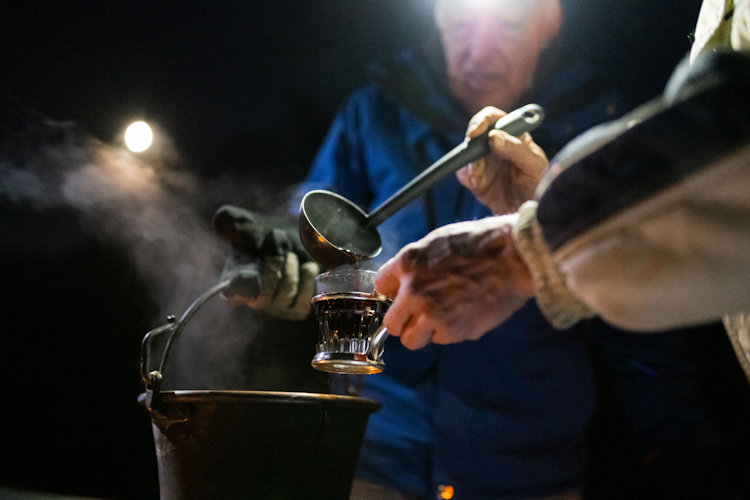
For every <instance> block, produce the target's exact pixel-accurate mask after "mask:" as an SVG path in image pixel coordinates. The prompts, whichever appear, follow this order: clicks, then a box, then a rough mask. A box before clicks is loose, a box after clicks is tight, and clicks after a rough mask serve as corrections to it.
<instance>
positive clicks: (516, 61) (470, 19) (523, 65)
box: [434, 0, 562, 114]
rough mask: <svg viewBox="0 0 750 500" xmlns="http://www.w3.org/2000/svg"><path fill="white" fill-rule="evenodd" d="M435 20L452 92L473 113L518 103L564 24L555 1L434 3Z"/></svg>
mask: <svg viewBox="0 0 750 500" xmlns="http://www.w3.org/2000/svg"><path fill="white" fill-rule="evenodd" d="M434 15H435V24H436V25H437V27H438V29H439V31H440V37H441V40H442V44H443V54H444V57H445V64H446V68H447V72H448V81H449V84H450V87H451V91H452V93H453V95H455V96H456V98H457V99H458V101H459V102H460V103H461V104H462V105H463V107H464V108H465V110H466V111H467V112H468V113H471V114H474V113H476V112H477V111H479V110H480V109H482V108H483V107H484V106H489V105H492V106H497V107H498V108H501V109H510V108H511V107H512V106H513V105H514V104H516V103H517V102H518V99H519V98H520V97H521V95H523V93H524V92H525V91H526V89H528V87H529V85H530V84H531V82H532V81H533V78H534V73H535V71H536V66H537V62H538V60H539V54H540V53H541V52H542V51H543V50H544V49H545V48H546V47H547V46H548V45H549V43H550V41H551V40H552V39H554V37H555V36H557V34H558V33H559V31H560V27H561V24H562V11H561V7H560V3H559V0H523V1H518V0H437V1H436V3H435V11H434Z"/></svg>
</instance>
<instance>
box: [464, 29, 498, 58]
mask: <svg viewBox="0 0 750 500" xmlns="http://www.w3.org/2000/svg"><path fill="white" fill-rule="evenodd" d="M498 38H499V33H498V32H497V26H493V25H492V23H489V22H481V21H480V22H478V23H476V25H475V31H474V33H472V36H471V45H470V51H469V59H470V60H471V62H472V63H473V64H486V63H488V62H490V61H491V60H492V59H493V58H495V57H497V53H498V52H499V51H500V50H501V48H500V47H499V44H498V43H497V41H498Z"/></svg>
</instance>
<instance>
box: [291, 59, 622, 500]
mask: <svg viewBox="0 0 750 500" xmlns="http://www.w3.org/2000/svg"><path fill="white" fill-rule="evenodd" d="M559 62H560V64H554V61H547V64H545V65H544V67H553V66H554V67H555V68H559V69H555V70H552V71H548V74H547V75H544V76H543V78H542V83H541V84H540V85H538V86H537V88H535V89H532V92H531V93H530V94H529V95H528V96H527V97H526V98H525V99H524V100H523V101H522V102H519V103H518V105H519V106H520V105H523V104H527V103H529V102H535V103H537V104H540V105H542V106H543V107H544V108H545V111H546V115H547V117H546V120H545V123H544V124H543V125H542V126H541V127H540V128H539V129H538V130H537V131H535V132H534V139H535V141H536V142H537V143H538V144H539V145H540V146H541V147H542V148H544V150H545V151H546V152H547V154H548V155H549V156H550V157H551V156H552V155H553V154H555V153H556V152H557V151H558V150H559V149H560V148H561V147H562V146H563V145H564V144H565V143H566V142H568V141H569V140H570V139H572V138H573V137H574V136H576V135H577V134H578V133H580V132H582V131H583V130H585V129H587V128H589V127H591V126H593V125H594V124H597V123H600V122H603V121H605V120H608V119H611V118H613V117H614V116H615V115H617V114H619V113H621V112H622V111H623V110H622V105H621V102H620V99H619V96H618V94H617V93H616V92H614V91H612V90H611V89H610V87H608V86H607V85H604V84H603V82H601V81H600V80H598V79H597V78H596V77H595V75H594V74H593V73H592V72H591V70H590V69H589V68H588V67H586V66H584V65H583V64H581V63H579V62H575V61H565V62H564V63H563V62H562V61H559ZM442 74H444V73H443V70H442V67H441V62H440V58H439V57H438V56H437V55H435V54H434V53H429V52H427V53H422V52H406V53H404V54H401V55H400V56H399V57H398V59H397V60H396V62H395V64H394V65H393V66H392V67H390V68H388V70H379V71H378V72H377V75H376V79H377V82H376V83H374V84H372V85H370V86H367V87H365V88H362V89H360V90H359V91H357V92H355V93H354V94H353V95H352V96H351V97H350V98H349V99H348V101H347V102H346V103H345V104H344V106H343V108H342V109H341V110H340V112H339V114H338V115H337V117H336V118H335V120H334V122H333V124H332V126H331V128H330V131H329V133H328V135H327V137H326V139H325V141H324V143H323V145H322V146H321V148H320V150H319V152H318V154H317V156H316V158H315V160H314V163H313V165H312V168H311V170H310V173H309V176H308V178H307V180H306V182H305V183H304V184H303V185H302V186H301V187H300V190H299V192H300V194H302V193H304V192H307V191H309V190H311V189H329V190H332V191H334V192H337V193H339V194H341V195H343V196H345V197H346V198H349V199H350V200H352V201H353V202H354V203H356V204H358V205H359V206H360V207H362V208H363V209H364V210H365V211H369V210H371V209H373V208H374V207H375V206H377V205H379V204H380V203H381V202H383V201H384V200H385V199H386V198H388V197H389V196H390V195H391V194H393V193H394V192H395V191H396V190H397V189H399V188H400V187H402V186H403V185H405V184H406V183H407V182H408V181H410V180H411V179H412V178H413V177H414V176H415V175H416V174H417V173H419V171H420V170H422V169H423V168H425V167H427V166H428V165H430V164H432V163H433V162H434V161H436V160H437V159H438V158H440V157H441V156H442V155H444V154H445V153H446V152H447V151H449V150H450V149H451V148H452V147H453V146H455V145H456V144H458V143H459V142H460V141H461V140H462V139H463V136H464V132H465V129H466V125H467V123H468V120H469V118H470V117H469V116H468V115H467V114H466V113H465V112H463V111H462V110H461V109H460V107H459V106H458V104H457V103H456V102H455V101H454V100H453V99H452V98H451V97H450V94H449V93H448V91H447V89H446V83H445V81H444V79H443V78H442V77H441V76H440V75H442ZM486 215H489V213H488V211H487V210H486V208H484V207H483V206H481V205H480V204H478V203H477V202H476V201H475V200H474V198H473V196H472V195H471V194H470V193H469V192H468V191H466V190H465V189H464V188H463V187H462V186H460V185H459V184H458V182H457V181H456V180H455V177H454V176H452V175H451V176H448V177H446V178H445V179H443V180H441V181H440V182H438V183H437V184H436V185H435V186H434V187H433V188H432V189H431V190H430V191H429V192H428V193H427V194H425V195H424V196H422V197H421V198H420V199H418V200H415V201H413V202H412V203H410V204H409V205H408V206H406V207H404V208H403V209H402V210H400V211H399V212H398V213H396V214H395V215H394V216H392V217H391V218H390V219H389V220H387V221H385V222H384V223H383V224H382V225H380V226H379V231H380V233H381V237H382V239H383V252H382V254H381V256H380V257H379V258H378V259H379V261H381V260H382V259H385V258H387V257H390V256H391V255H393V253H395V251H397V250H398V249H399V248H401V247H402V246H403V245H404V244H406V243H409V242H411V241H414V240H417V239H419V238H421V237H422V236H424V235H425V234H426V233H427V232H429V231H430V230H432V229H434V228H436V227H438V226H441V225H445V224H448V223H451V222H455V221H459V220H469V219H474V218H478V217H483V216H486ZM379 261H378V262H379ZM378 262H373V264H374V265H377V264H378ZM384 359H385V363H386V370H385V372H384V373H383V374H381V375H375V376H365V377H361V380H358V381H357V384H359V386H360V394H361V395H362V396H364V397H369V398H373V399H376V400H378V401H380V402H381V403H382V405H383V407H382V410H380V411H379V412H377V413H375V414H373V415H372V416H371V417H370V421H369V425H368V427H367V431H366V435H365V442H364V445H363V447H362V452H361V456H360V462H359V466H358V472H357V475H358V477H360V478H362V479H366V480H369V481H373V482H376V483H380V484H385V485H389V486H391V487H394V488H397V489H399V490H401V491H404V492H409V493H412V494H415V495H419V496H421V497H424V498H434V495H435V491H436V489H437V488H438V486H439V485H451V486H453V487H454V489H455V492H456V493H455V495H456V498H476V499H481V498H488V499H489V498H493V499H497V498H516V497H525V496H532V495H541V494H552V493H555V492H558V491H564V490H566V489H569V488H575V487H579V486H580V484H581V481H582V461H581V449H580V448H581V445H582V439H583V434H584V432H585V429H586V425H587V423H588V422H589V420H590V418H591V415H592V412H593V410H594V406H595V386H594V380H593V375H592V370H591V368H590V362H589V358H588V355H587V352H586V346H585V345H584V343H583V342H582V341H581V339H580V338H579V337H578V336H577V335H575V334H571V332H561V331H558V330H555V329H553V328H552V327H551V326H550V325H549V324H548V323H547V322H546V321H545V319H544V318H543V316H542V314H541V313H540V311H539V309H538V308H537V306H536V304H535V302H533V301H530V302H529V303H527V304H526V305H525V306H524V307H523V308H522V309H521V310H520V311H519V312H518V313H517V314H515V315H514V316H513V317H512V318H511V319H510V320H509V321H508V322H506V323H505V324H503V325H502V326H501V327H499V328H497V329H496V330H494V331H492V332H489V333H488V334H486V335H485V336H484V337H483V338H482V339H480V340H478V341H474V342H464V343H460V344H455V345H448V346H437V345H430V346H428V347H426V348H424V349H421V350H419V351H409V350H407V349H406V348H404V347H403V346H402V345H401V344H400V342H399V341H398V339H395V338H389V339H388V341H387V344H386V348H385V355H384Z"/></svg>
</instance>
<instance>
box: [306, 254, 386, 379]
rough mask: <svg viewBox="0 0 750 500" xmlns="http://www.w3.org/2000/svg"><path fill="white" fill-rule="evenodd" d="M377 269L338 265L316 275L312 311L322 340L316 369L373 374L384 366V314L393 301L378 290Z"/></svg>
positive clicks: (314, 360)
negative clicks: (376, 281) (336, 267)
mask: <svg viewBox="0 0 750 500" xmlns="http://www.w3.org/2000/svg"><path fill="white" fill-rule="evenodd" d="M375 274H376V272H375V271H370V270H365V269H354V268H338V269H334V270H332V271H328V272H326V273H322V274H319V275H318V276H317V277H316V278H315V285H316V295H315V297H313V298H312V307H313V312H314V313H315V318H316V319H317V320H318V326H319V329H320V341H319V342H318V345H317V348H316V350H317V354H316V355H315V357H314V358H313V360H312V363H311V364H312V366H313V368H315V369H317V370H321V371H325V372H332V373H353V374H373V373H380V372H382V371H383V370H384V369H385V363H383V359H382V355H383V346H384V344H385V339H386V337H387V336H388V333H387V331H386V329H385V327H383V326H382V321H383V316H385V312H386V310H387V309H388V306H389V305H390V304H391V300H390V299H389V298H388V297H386V296H385V295H380V294H378V293H376V292H375Z"/></svg>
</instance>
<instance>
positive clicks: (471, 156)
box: [299, 104, 544, 268]
mask: <svg viewBox="0 0 750 500" xmlns="http://www.w3.org/2000/svg"><path fill="white" fill-rule="evenodd" d="M543 119H544V111H543V110H542V108H541V106H539V105H537V104H528V105H526V106H523V107H521V108H518V109H516V110H515V111H512V112H510V113H508V114H507V115H505V116H503V117H502V118H500V119H499V120H498V121H497V122H495V125H494V126H493V127H491V128H490V129H488V130H487V131H486V132H485V133H484V134H482V135H480V136H477V137H474V138H472V139H466V140H464V141H463V142H462V143H461V144H459V145H458V146H456V147H455V148H453V149H452V150H451V151H450V152H448V153H447V154H446V155H445V156H443V157H442V158H440V159H439V160H438V161H436V162H435V163H433V164H432V165H430V166H429V167H427V168H426V169H425V170H423V171H422V173H420V174H419V175H418V176H416V177H415V178H414V179H412V180H411V181H410V182H409V183H408V184H406V185H405V186H404V187H402V188H401V189H399V190H398V191H397V192H396V193H394V194H393V195H391V197H390V198H388V199H387V200H385V201H384V202H383V203H381V204H380V206H378V207H376V208H375V209H374V210H373V211H372V212H370V214H367V213H365V212H364V211H363V210H362V209H361V208H359V207H358V206H357V205H355V204H354V203H352V202H351V201H349V200H347V199H346V198H344V197H343V196H340V195H338V194H336V193H333V192H331V191H325V190H315V191H310V192H308V193H307V194H305V196H304V197H303V198H302V202H301V204H300V212H299V234H300V238H301V240H302V244H303V245H304V247H305V250H307V253H309V254H310V256H311V257H312V258H313V259H314V260H315V261H316V262H318V263H319V264H320V265H322V266H324V267H327V268H334V267H338V266H340V265H342V264H358V263H360V262H362V261H364V260H367V259H371V258H373V257H375V256H376V255H378V254H379V253H380V250H381V240H380V234H378V230H377V226H378V225H380V224H381V223H382V222H384V221H385V220H387V219H388V218H389V217H390V216H391V215H393V214H394V213H396V212H397V211H398V210H400V209H401V208H403V207H404V205H406V204H407V203H409V202H410V201H412V200H414V199H415V198H416V197H418V196H419V195H421V194H422V193H424V192H425V191H427V190H428V189H429V188H430V187H431V186H432V185H433V184H435V182H437V181H438V180H440V179H442V178H443V177H445V176H446V175H447V174H449V173H451V172H455V171H456V170H458V169H459V168H461V167H463V166H464V165H467V164H469V163H471V162H472V161H475V160H477V159H479V158H481V157H483V156H485V155H487V154H488V153H489V152H490V145H489V140H488V136H489V133H490V131H491V130H503V131H505V132H507V133H509V134H511V135H515V136H519V135H521V134H523V133H524V132H531V131H532V130H534V129H535V128H536V127H538V126H539V124H541V123H542V120H543Z"/></svg>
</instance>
